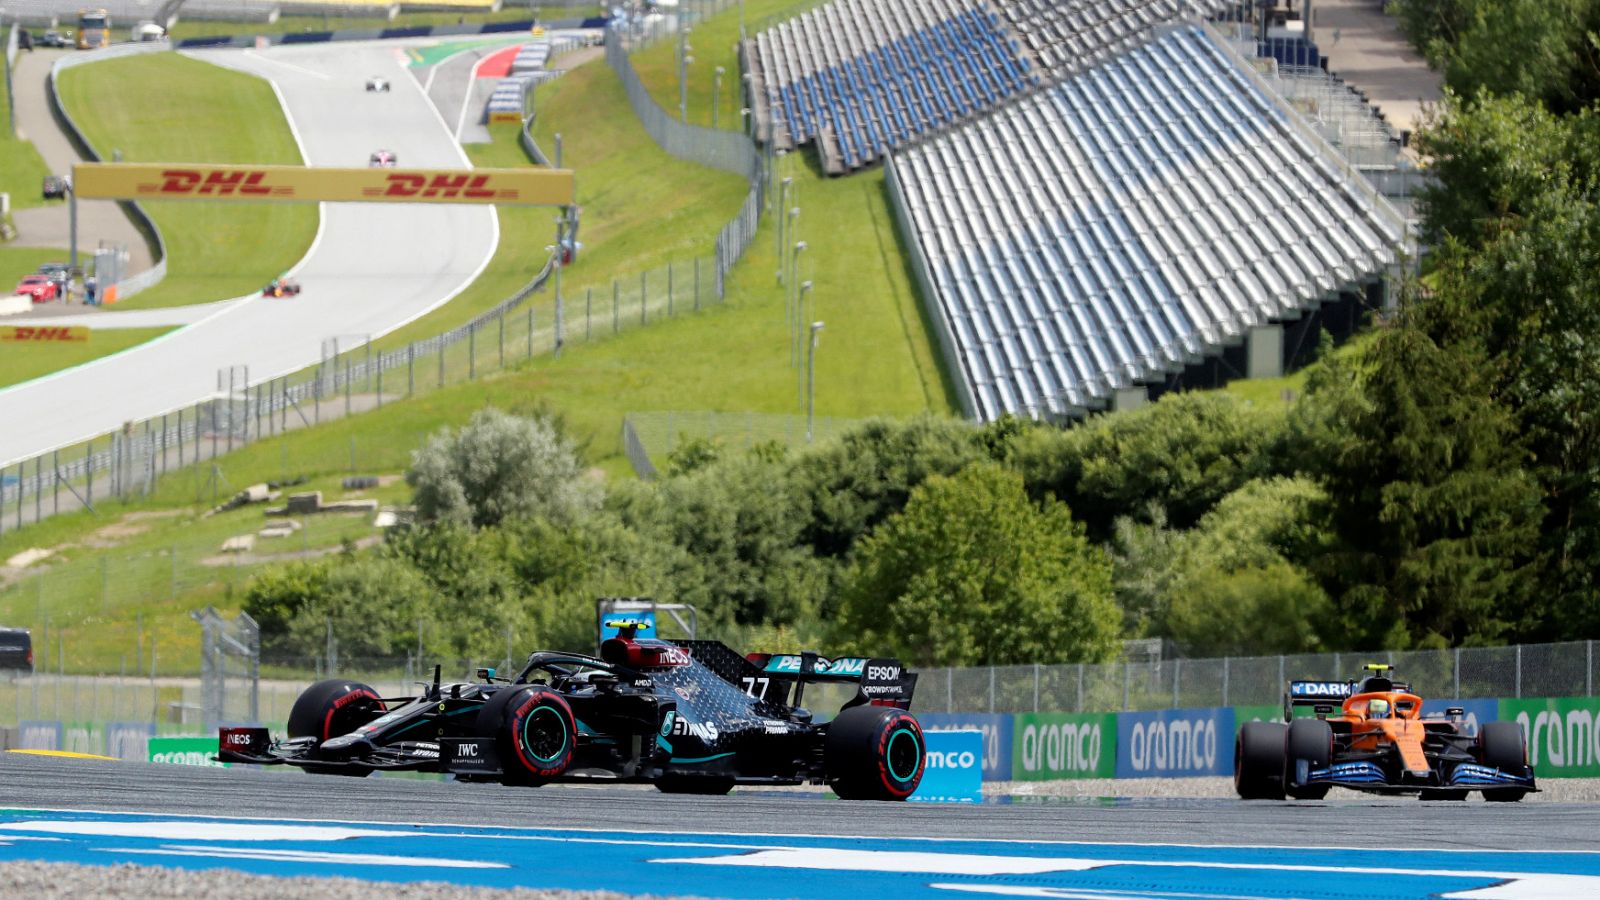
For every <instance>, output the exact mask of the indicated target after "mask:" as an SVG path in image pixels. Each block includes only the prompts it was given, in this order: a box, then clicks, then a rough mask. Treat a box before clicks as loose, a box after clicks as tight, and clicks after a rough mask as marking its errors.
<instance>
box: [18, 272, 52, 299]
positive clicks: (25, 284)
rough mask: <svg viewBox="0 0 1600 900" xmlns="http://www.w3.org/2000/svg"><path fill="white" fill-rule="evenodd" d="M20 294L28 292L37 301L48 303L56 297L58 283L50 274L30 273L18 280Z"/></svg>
mask: <svg viewBox="0 0 1600 900" xmlns="http://www.w3.org/2000/svg"><path fill="white" fill-rule="evenodd" d="M16 293H18V294H26V295H28V296H29V297H30V298H32V300H33V302H35V303H48V302H50V301H51V300H54V299H55V298H56V283H55V282H54V281H51V280H50V276H48V275H29V276H27V277H25V278H23V279H22V280H21V281H19V282H17V290H16Z"/></svg>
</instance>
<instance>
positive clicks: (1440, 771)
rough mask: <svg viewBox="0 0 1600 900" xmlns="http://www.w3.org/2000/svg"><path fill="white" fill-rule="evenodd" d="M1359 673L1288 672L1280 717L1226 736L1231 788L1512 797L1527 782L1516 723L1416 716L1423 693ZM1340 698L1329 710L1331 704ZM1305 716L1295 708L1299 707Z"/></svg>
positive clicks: (1458, 715)
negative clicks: (1230, 746) (1310, 675)
mask: <svg viewBox="0 0 1600 900" xmlns="http://www.w3.org/2000/svg"><path fill="white" fill-rule="evenodd" d="M1366 671H1367V672H1368V673H1370V674H1368V675H1367V676H1366V677H1364V678H1362V679H1361V680H1360V681H1291V682H1289V690H1288V692H1287V693H1285V694H1284V698H1283V714H1284V720H1285V722H1287V724H1284V723H1280V722H1246V723H1245V724H1244V727H1242V728H1240V729H1239V735H1238V738H1237V740H1236V741H1235V743H1234V776H1233V782H1234V787H1235V788H1236V789H1237V790H1238V792H1239V796H1240V797H1243V798H1244V799H1246V800H1282V799H1283V798H1284V796H1285V795H1288V796H1290V797H1293V798H1295V799H1297V800H1320V799H1322V798H1323V797H1325V796H1327V794H1328V789H1329V788H1332V787H1335V786H1337V787H1346V788H1350V789H1352V790H1357V791H1368V792H1372V793H1380V794H1418V795H1420V796H1421V797H1422V799H1424V800H1465V799H1466V798H1467V794H1468V792H1469V791H1482V792H1483V798H1484V799H1485V800H1493V801H1517V800H1521V799H1522V798H1523V797H1524V796H1526V795H1527V794H1528V793H1529V792H1530V791H1536V790H1538V788H1537V787H1536V786H1535V785H1534V780H1533V769H1532V768H1531V767H1530V766H1529V765H1528V748H1527V743H1526V742H1525V741H1524V740H1523V737H1522V730H1521V729H1520V728H1518V727H1517V723H1515V722H1484V723H1481V724H1480V725H1479V726H1478V731H1477V733H1476V734H1471V733H1469V731H1468V729H1467V724H1466V722H1465V720H1464V719H1463V718H1462V716H1463V712H1464V711H1463V710H1462V709H1461V708H1459V707H1451V708H1449V709H1446V710H1445V711H1444V712H1442V713H1430V714H1428V715H1423V713H1422V698H1421V697H1419V696H1417V695H1416V694H1414V693H1412V691H1411V686H1410V685H1408V684H1405V683H1403V682H1397V681H1394V680H1393V679H1392V678H1391V677H1390V676H1391V675H1392V674H1393V670H1392V669H1391V668H1390V667H1389V666H1387V665H1369V666H1367V667H1366ZM1335 703H1338V704H1339V706H1338V712H1337V714H1335V707H1334V705H1333V704H1335ZM1304 706H1311V707H1313V711H1314V716H1313V717H1301V718H1295V717H1294V710H1295V708H1297V707H1304Z"/></svg>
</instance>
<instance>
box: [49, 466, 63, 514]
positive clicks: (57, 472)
mask: <svg viewBox="0 0 1600 900" xmlns="http://www.w3.org/2000/svg"><path fill="white" fill-rule="evenodd" d="M50 473H51V475H50V503H51V504H52V506H53V507H54V510H53V514H54V515H58V516H59V515H61V451H60V450H52V451H50Z"/></svg>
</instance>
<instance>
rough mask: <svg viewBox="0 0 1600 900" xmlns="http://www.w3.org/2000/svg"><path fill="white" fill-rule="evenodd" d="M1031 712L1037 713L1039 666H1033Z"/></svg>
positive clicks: (1035, 664)
mask: <svg viewBox="0 0 1600 900" xmlns="http://www.w3.org/2000/svg"><path fill="white" fill-rule="evenodd" d="M1033 711H1034V712H1038V711H1039V664H1038V663H1034V664H1033Z"/></svg>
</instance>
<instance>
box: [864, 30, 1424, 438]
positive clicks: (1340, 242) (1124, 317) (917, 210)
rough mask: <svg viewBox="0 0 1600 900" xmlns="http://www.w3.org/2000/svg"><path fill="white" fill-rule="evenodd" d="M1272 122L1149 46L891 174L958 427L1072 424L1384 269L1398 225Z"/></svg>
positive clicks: (1202, 63) (927, 148) (1217, 49)
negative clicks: (923, 274) (941, 349)
mask: <svg viewBox="0 0 1600 900" xmlns="http://www.w3.org/2000/svg"><path fill="white" fill-rule="evenodd" d="M1291 115H1292V114H1291V113H1290V112H1289V110H1288V107H1287V106H1285V105H1283V104H1282V103H1281V101H1279V100H1278V99H1276V98H1275V97H1269V96H1268V95H1267V94H1266V93H1265V92H1263V91H1262V89H1261V88H1260V87H1259V86H1258V84H1257V82H1256V81H1254V80H1253V78H1252V75H1251V74H1250V73H1249V72H1248V71H1247V68H1246V66H1245V64H1244V63H1243V61H1242V60H1241V59H1240V58H1239V57H1238V56H1236V55H1234V54H1233V53H1232V51H1230V50H1229V49H1227V48H1226V46H1225V45H1224V43H1223V42H1222V40H1221V39H1220V37H1218V36H1217V35H1216V34H1215V33H1214V32H1213V31H1211V30H1210V29H1209V28H1206V27H1204V26H1199V25H1183V26H1168V27H1165V28H1162V29H1159V30H1158V31H1157V33H1156V36H1155V37H1154V38H1153V39H1151V40H1150V42H1149V43H1147V44H1145V45H1144V46H1142V47H1139V48H1138V49H1135V50H1132V51H1125V52H1123V53H1121V54H1120V55H1119V56H1118V57H1117V58H1115V59H1113V60H1110V61H1107V62H1104V63H1102V64H1100V65H1098V66H1095V67H1093V68H1091V69H1088V70H1086V71H1083V72H1080V73H1079V74H1077V75H1075V76H1072V77H1070V78H1068V79H1066V80H1065V81H1062V82H1061V83H1059V84H1057V85H1055V86H1052V87H1050V88H1047V89H1045V90H1043V91H1039V92H1036V93H1033V94H1030V95H1029V96H1027V97H1023V98H1019V99H1018V100H1016V101H1015V102H1012V103H1009V104H1006V105H1004V106H1002V107H1000V108H999V109H997V110H996V111H995V112H994V113H993V114H991V115H989V116H986V117H984V118H981V119H978V120H976V121H972V122H969V123H967V124H964V125H962V126H960V127H959V128H955V129H952V130H950V131H947V132H945V133H943V134H941V135H938V136H935V137H932V138H929V139H928V140H926V141H925V142H923V143H920V144H915V145H912V146H910V147H909V148H907V149H905V150H903V151H901V152H900V153H898V154H896V155H895V156H894V157H893V158H892V159H891V164H890V176H891V179H892V182H893V184H894V186H895V188H896V192H897V194H898V195H899V197H900V199H901V202H902V205H903V209H902V220H903V221H908V222H909V223H910V229H911V230H912V231H913V232H914V235H915V243H916V245H917V246H916V248H915V251H916V253H917V255H919V256H920V257H921V258H922V260H923V261H924V262H925V263H926V268H927V271H928V273H929V278H930V281H931V282H932V283H931V288H932V292H933V296H931V297H928V298H926V299H927V302H928V303H929V304H930V307H932V309H931V310H930V311H931V313H932V314H933V315H934V317H935V318H936V320H937V321H939V322H941V323H942V325H943V331H944V333H945V334H946V335H947V336H948V341H949V342H950V343H952V344H953V345H954V346H953V347H949V348H947V349H948V350H950V351H952V353H951V355H952V356H953V357H954V359H955V360H956V362H957V365H958V368H959V370H960V371H959V373H958V374H959V377H960V378H961V379H962V380H963V381H964V382H965V385H966V392H965V393H966V394H967V395H968V398H969V399H970V403H971V406H972V407H973V409H971V410H970V412H971V413H972V414H973V415H975V416H977V417H978V418H980V419H982V420H985V421H987V420H991V419H994V418H996V417H997V416H999V415H1001V414H1003V413H1008V412H1009V413H1014V414H1020V415H1029V416H1035V417H1046V418H1062V417H1069V416H1074V415H1080V414H1082V413H1083V412H1085V411H1087V410H1090V409H1095V408H1099V407H1102V406H1104V405H1106V403H1107V401H1108V400H1109V399H1110V398H1111V396H1112V395H1113V394H1114V392H1115V391H1117V390H1118V389H1121V388H1125V387H1130V386H1133V385H1135V384H1139V383H1143V382H1149V381H1158V380H1161V379H1163V378H1164V377H1165V375H1166V374H1167V373H1170V372H1176V371H1180V370H1181V369H1182V368H1183V367H1184V366H1185V365H1187V364H1189V363H1193V362H1197V361H1199V360H1200V359H1202V358H1204V357H1205V356H1208V355H1214V354H1216V353H1219V352H1220V351H1221V349H1222V348H1223V347H1224V346H1226V345H1228V344H1230V343H1234V342H1237V341H1238V340H1239V339H1240V338H1241V337H1243V336H1244V335H1245V334H1246V333H1247V332H1248V329H1249V328H1250V327H1251V326H1254V325H1259V324H1265V323H1267V322H1269V321H1274V320H1284V319H1292V318H1297V317H1299V316H1300V315H1301V313H1302V312H1303V311H1304V310H1307V309H1313V308H1315V307H1316V306H1318V305H1319V304H1320V303H1321V302H1322V301H1323V300H1324V299H1326V298H1328V297H1329V296H1331V295H1332V294H1333V293H1335V292H1336V291H1337V290H1338V289H1339V288H1341V287H1343V286H1347V285H1350V284H1352V283H1355V282H1358V281H1361V280H1363V279H1365V278H1368V277H1370V276H1371V275H1373V274H1375V273H1378V272H1380V271H1382V269H1383V268H1384V267H1385V266H1387V265H1389V264H1390V263H1391V262H1392V261H1393V259H1394V249H1393V248H1394V247H1395V246H1397V245H1398V243H1399V242H1400V241H1401V240H1402V239H1403V237H1404V228H1405V225H1404V222H1403V220H1402V219H1401V218H1400V217H1399V216H1398V214H1397V213H1396V212H1395V211H1394V209H1393V208H1392V207H1390V206H1388V204H1387V203H1385V202H1384V201H1383V200H1382V199H1381V198H1375V197H1373V196H1372V192H1371V189H1370V188H1368V187H1366V186H1365V185H1364V184H1361V183H1360V181H1359V176H1356V175H1354V174H1353V173H1348V170H1346V169H1343V168H1341V167H1340V166H1339V164H1338V163H1337V162H1336V161H1335V160H1333V159H1330V158H1329V156H1328V151H1327V149H1326V147H1325V145H1322V144H1320V143H1313V140H1308V139H1307V138H1305V137H1303V136H1302V134H1303V132H1302V131H1301V128H1302V127H1303V125H1301V124H1300V123H1298V121H1297V120H1291V119H1290V116H1291Z"/></svg>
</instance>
